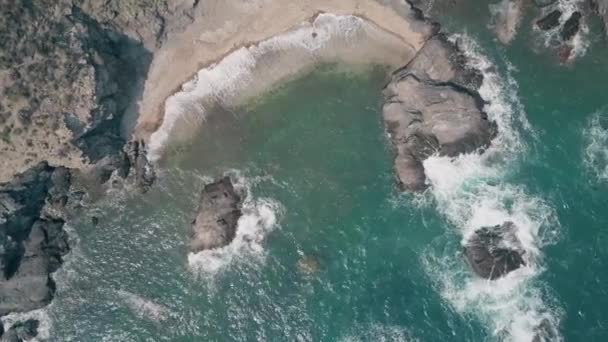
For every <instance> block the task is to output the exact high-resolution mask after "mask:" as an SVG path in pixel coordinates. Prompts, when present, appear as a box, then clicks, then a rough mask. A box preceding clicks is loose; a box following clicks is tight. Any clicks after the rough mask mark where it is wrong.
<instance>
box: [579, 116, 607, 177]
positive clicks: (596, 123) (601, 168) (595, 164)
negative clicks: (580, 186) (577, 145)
mask: <svg viewBox="0 0 608 342" xmlns="http://www.w3.org/2000/svg"><path fill="white" fill-rule="evenodd" d="M602 121H604V122H603V124H604V126H608V109H607V108H604V109H601V110H598V111H597V112H595V113H594V114H593V115H592V116H591V118H590V119H589V122H588V124H587V127H586V128H585V129H584V131H583V137H584V139H585V146H586V147H585V151H584V162H585V166H586V167H587V168H588V170H589V171H590V172H591V173H592V174H593V175H594V176H595V178H596V180H598V181H600V182H605V181H608V127H602Z"/></svg>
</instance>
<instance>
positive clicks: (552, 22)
mask: <svg viewBox="0 0 608 342" xmlns="http://www.w3.org/2000/svg"><path fill="white" fill-rule="evenodd" d="M561 17H562V11H560V10H558V9H556V10H553V11H551V12H549V14H547V15H546V16H544V17H542V18H540V19H539V20H537V21H536V26H538V28H539V29H541V30H543V31H548V30H551V29H553V28H556V27H557V26H559V19H560V18H561Z"/></svg>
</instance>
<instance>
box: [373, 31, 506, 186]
mask: <svg viewBox="0 0 608 342" xmlns="http://www.w3.org/2000/svg"><path fill="white" fill-rule="evenodd" d="M465 62H466V60H465V57H464V56H463V55H462V53H461V52H460V51H459V50H458V48H457V46H456V45H454V44H453V43H451V42H449V41H448V40H447V39H446V38H445V37H444V36H443V35H437V36H435V37H434V38H432V39H430V40H429V41H427V43H426V44H425V46H424V47H423V48H422V49H421V51H420V52H419V53H418V54H417V56H416V57H415V58H414V60H412V62H410V64H408V65H407V66H406V67H404V68H402V69H400V70H398V71H396V72H395V73H394V74H393V77H392V80H391V82H390V83H389V84H388V85H387V86H386V88H385V89H384V99H385V103H384V106H383V108H382V113H383V118H384V122H385V125H386V128H387V131H388V133H389V135H390V139H391V141H392V143H393V146H394V147H395V150H396V156H395V169H396V173H397V176H398V179H399V183H400V186H401V188H402V189H403V190H408V191H421V190H424V189H425V188H426V176H425V174H424V167H423V165H422V162H423V161H424V160H425V159H426V158H428V157H429V156H430V155H432V154H435V153H437V154H439V155H445V156H457V155H459V154H461V153H469V152H474V151H476V150H478V149H480V148H484V147H486V146H488V145H489V144H490V141H491V140H492V138H493V137H494V136H495V134H496V125H495V124H494V123H492V122H490V121H488V119H487V115H486V114H485V113H484V112H483V110H482V107H483V100H482V99H481V97H480V96H479V94H478V93H477V91H476V89H477V88H478V87H479V86H480V84H481V81H482V76H481V74H480V73H479V72H478V71H477V70H473V69H470V68H468V67H467V66H466V63H465Z"/></svg>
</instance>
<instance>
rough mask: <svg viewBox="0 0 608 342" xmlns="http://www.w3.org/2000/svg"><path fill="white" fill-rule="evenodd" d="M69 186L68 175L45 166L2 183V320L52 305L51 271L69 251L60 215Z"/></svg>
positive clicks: (53, 290)
mask: <svg viewBox="0 0 608 342" xmlns="http://www.w3.org/2000/svg"><path fill="white" fill-rule="evenodd" d="M69 187H70V173H69V171H68V170H67V169H65V168H63V167H58V168H54V167H51V166H49V165H48V164H46V163H40V164H39V165H37V166H36V167H34V168H32V169H30V170H29V171H28V172H26V173H24V174H22V175H20V176H18V177H17V178H16V179H15V180H14V181H13V182H11V183H3V184H0V244H1V247H2V249H1V251H0V268H1V271H2V277H1V278H0V299H1V300H0V316H3V315H6V314H8V313H11V312H25V311H30V310H33V309H38V308H41V307H43V306H45V305H47V304H48V303H49V302H50V301H51V299H52V297H53V294H54V292H55V284H54V282H53V279H52V278H51V277H50V273H52V272H54V271H56V270H57V269H58V268H59V266H60V265H61V263H62V257H63V256H64V255H65V254H66V253H67V252H68V251H69V246H68V239H67V234H66V233H65V231H64V230H63V225H64V220H63V218H62V215H61V214H62V210H63V208H64V207H65V205H66V204H67V202H68V191H69Z"/></svg>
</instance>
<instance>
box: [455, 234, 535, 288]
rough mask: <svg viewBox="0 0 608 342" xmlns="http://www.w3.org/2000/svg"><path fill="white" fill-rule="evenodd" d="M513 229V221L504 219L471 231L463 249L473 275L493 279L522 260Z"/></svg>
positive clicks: (522, 262)
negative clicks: (500, 223)
mask: <svg viewBox="0 0 608 342" xmlns="http://www.w3.org/2000/svg"><path fill="white" fill-rule="evenodd" d="M515 229H516V227H515V224H513V222H505V223H503V224H502V225H496V226H493V227H482V228H480V229H478V230H477V231H475V233H474V235H473V236H472V237H471V238H470V239H469V241H467V243H466V246H465V248H464V251H465V255H466V257H467V259H468V261H469V263H470V264H471V267H472V268H473V271H475V273H476V274H477V275H479V276H480V277H482V278H486V279H490V280H494V279H498V278H500V277H502V276H504V275H506V274H507V273H509V272H511V271H514V270H516V269H518V268H520V267H521V266H524V265H525V264H526V263H525V262H524V259H523V254H524V250H523V248H522V246H521V242H520V241H519V240H518V239H517V236H516V235H515Z"/></svg>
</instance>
